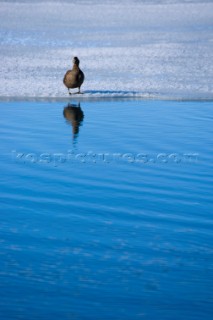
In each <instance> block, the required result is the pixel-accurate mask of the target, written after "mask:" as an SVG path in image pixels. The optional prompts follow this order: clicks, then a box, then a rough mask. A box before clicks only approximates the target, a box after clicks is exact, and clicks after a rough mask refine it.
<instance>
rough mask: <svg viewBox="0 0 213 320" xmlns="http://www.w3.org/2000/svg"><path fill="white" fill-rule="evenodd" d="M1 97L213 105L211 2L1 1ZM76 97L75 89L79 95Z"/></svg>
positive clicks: (171, 0) (212, 26)
mask: <svg viewBox="0 0 213 320" xmlns="http://www.w3.org/2000/svg"><path fill="white" fill-rule="evenodd" d="M0 21H1V29H0V49H1V50H0V81H1V86H0V97H11V98H12V97H23V98H24V97H37V98H39V97H56V98H60V97H69V96H68V92H67V89H66V88H65V87H64V85H63V82H62V80H63V76H64V74H65V72H66V71H67V70H68V69H70V68H71V66H72V57H73V56H75V55H77V56H78V57H79V59H80V61H81V63H80V67H81V68H82V70H83V71H84V73H85V78H86V79H85V82H84V84H83V86H82V91H83V92H84V95H82V96H81V97H82V98H88V97H141V98H169V99H170V98H171V99H213V84H212V79H213V63H212V62H213V3H212V1H198V0H197V1H195V0H194V1H193V0H192V1H186V0H185V1H174V0H164V1H163V0H161V1H160V0H159V1H158V0H155V1H154V0H152V1H139V0H138V1H132V0H123V1H119V3H118V1H117V2H116V1H112V0H107V1H104V2H103V3H102V2H100V1H97V0H90V1H88V0H84V1H83V0H81V1H72V2H71V3H70V2H68V1H49V2H47V1H34V2H32V1H31V2H30V1H27V0H25V1H20V2H19V1H7V2H3V1H0ZM74 91H75V90H74Z"/></svg>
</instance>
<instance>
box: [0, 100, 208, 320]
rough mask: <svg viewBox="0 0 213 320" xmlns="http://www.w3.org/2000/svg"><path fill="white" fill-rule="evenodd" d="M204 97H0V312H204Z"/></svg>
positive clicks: (14, 315)
mask: <svg viewBox="0 0 213 320" xmlns="http://www.w3.org/2000/svg"><path fill="white" fill-rule="evenodd" d="M212 107H213V103H212V102H199V101H197V102H196V101H194V102H189V101H188V102H177V101H131V100H115V101H113V100H112V101H107V100H103V101H82V102H81V103H80V104H79V103H78V102H76V101H70V104H69V105H68V104H67V103H66V102H63V101H61V102H60V101H52V102H51V101H46V102H45V101H40V102H38V101H37V102H36V101H34V102H32V101H31V102H30V101H28V102H27V101H25V102H24V101H23V102H21V101H19V102H18V101H8V102H6V101H5V102H4V101H1V102H0V110H1V117H0V128H1V129H0V131H1V144H0V166H1V169H0V174H1V179H0V187H1V209H0V210H1V223H0V248H1V249H0V292H1V299H0V319H7V320H10V319H11V320H12V319H26V320H29V319H31V320H32V319H36V320H37V319H82V320H84V319H86V320H87V319H88V320H89V319H93V320H94V319H100V320H104V319H107V320H108V319H114V320H120V319H121V320H134V319H148V320H149V319H162V320H165V319H169V320H171V319H172V320H174V319H177V320H180V319H181V320H183V319H193V320H194V319H199V320H200V319H205V320H206V319H212V316H213V312H212V311H213V310H212V270H213V267H212V251H213V250H212V244H213V241H212V212H213V204H212V182H213V181H212V180H213V177H212V151H213V150H212V134H213V126H212Z"/></svg>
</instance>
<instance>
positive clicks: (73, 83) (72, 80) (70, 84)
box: [63, 57, 84, 95]
mask: <svg viewBox="0 0 213 320" xmlns="http://www.w3.org/2000/svg"><path fill="white" fill-rule="evenodd" d="M79 63H80V60H79V59H78V58H77V57H74V58H73V68H72V70H68V71H67V72H66V74H65V76H64V80H63V82H64V85H65V86H66V87H67V89H68V92H69V94H70V95H71V92H70V89H74V88H78V89H79V90H78V92H76V93H81V91H80V88H81V85H82V83H83V82H84V73H83V72H82V71H81V69H80V68H79Z"/></svg>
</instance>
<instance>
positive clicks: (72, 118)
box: [63, 103, 84, 141]
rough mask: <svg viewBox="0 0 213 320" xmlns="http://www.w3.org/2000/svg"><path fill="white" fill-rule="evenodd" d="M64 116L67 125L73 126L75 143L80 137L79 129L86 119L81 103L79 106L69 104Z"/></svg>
mask: <svg viewBox="0 0 213 320" xmlns="http://www.w3.org/2000/svg"><path fill="white" fill-rule="evenodd" d="M63 115H64V118H66V120H67V123H69V124H71V126H72V133H73V141H75V140H76V138H77V137H78V133H79V127H80V126H81V125H82V121H83V119H84V113H83V111H82V110H81V106H80V103H79V104H78V105H77V104H71V103H68V105H67V106H66V107H65V108H64V111H63Z"/></svg>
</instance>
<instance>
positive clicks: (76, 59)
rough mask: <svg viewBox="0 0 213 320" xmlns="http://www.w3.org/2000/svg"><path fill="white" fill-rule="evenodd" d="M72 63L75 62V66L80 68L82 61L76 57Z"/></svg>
mask: <svg viewBox="0 0 213 320" xmlns="http://www.w3.org/2000/svg"><path fill="white" fill-rule="evenodd" d="M72 62H73V64H76V65H77V66H78V65H79V63H80V60H79V59H78V57H74V58H73V60H72Z"/></svg>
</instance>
